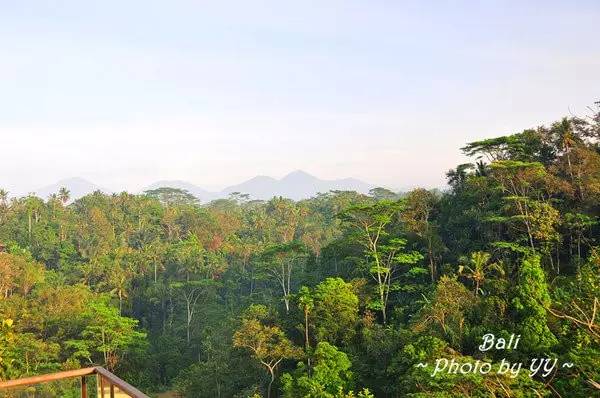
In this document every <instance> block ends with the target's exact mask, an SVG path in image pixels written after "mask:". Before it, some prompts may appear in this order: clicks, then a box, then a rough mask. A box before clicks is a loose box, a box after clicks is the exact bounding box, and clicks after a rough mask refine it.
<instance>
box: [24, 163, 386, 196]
mask: <svg viewBox="0 0 600 398" xmlns="http://www.w3.org/2000/svg"><path fill="white" fill-rule="evenodd" d="M62 187H65V188H67V189H68V190H69V191H70V192H71V199H78V198H80V197H82V196H84V195H87V194H89V193H92V192H94V191H96V190H100V191H102V192H105V193H112V191H111V190H109V189H105V188H102V187H100V186H98V185H96V184H94V183H92V182H90V181H87V180H85V179H83V178H80V177H75V178H68V179H64V180H61V181H59V182H57V183H55V184H52V185H48V186H46V187H43V188H40V189H38V190H36V191H34V193H35V194H36V195H37V196H39V197H41V198H47V197H48V196H49V195H51V194H53V193H56V192H58V190H59V189H60V188H62ZM161 187H170V188H179V189H185V190H187V191H188V192H190V193H191V194H192V195H194V196H196V197H197V198H198V199H200V201H201V202H204V203H206V202H209V201H211V200H214V199H219V198H225V197H227V196H229V194H231V193H233V192H240V193H245V194H249V195H250V198H251V199H264V200H266V199H270V198H272V197H273V196H283V197H287V198H290V199H294V200H300V199H306V198H309V197H311V196H314V195H316V194H317V193H319V192H328V191H332V190H344V191H345V190H347V191H357V192H361V193H368V192H369V190H370V189H372V188H375V187H376V185H373V184H369V183H367V182H364V181H361V180H358V179H355V178H343V179H336V180H323V179H320V178H318V177H315V176H313V175H311V174H308V173H306V172H304V171H301V170H297V171H294V172H292V173H290V174H288V175H286V176H285V177H283V178H281V179H276V178H273V177H268V176H256V177H254V178H251V179H249V180H247V181H244V182H242V183H240V184H236V185H231V186H228V187H226V188H224V189H223V190H221V191H216V192H215V191H209V190H207V189H204V188H202V187H200V186H198V185H195V184H192V183H190V182H187V181H181V180H163V181H157V182H155V183H153V184H151V185H149V186H147V187H146V188H144V189H143V190H142V192H143V191H146V190H149V189H156V188H161ZM140 193H141V192H140Z"/></svg>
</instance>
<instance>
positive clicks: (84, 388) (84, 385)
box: [81, 376, 87, 398]
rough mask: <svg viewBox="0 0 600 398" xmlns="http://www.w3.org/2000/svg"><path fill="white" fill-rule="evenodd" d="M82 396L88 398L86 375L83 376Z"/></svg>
mask: <svg viewBox="0 0 600 398" xmlns="http://www.w3.org/2000/svg"><path fill="white" fill-rule="evenodd" d="M81 398H87V382H86V380H85V376H81Z"/></svg>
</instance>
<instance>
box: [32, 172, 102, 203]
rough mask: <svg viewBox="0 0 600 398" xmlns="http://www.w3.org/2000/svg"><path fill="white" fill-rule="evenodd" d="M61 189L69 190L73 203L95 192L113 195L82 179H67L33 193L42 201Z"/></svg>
mask: <svg viewBox="0 0 600 398" xmlns="http://www.w3.org/2000/svg"><path fill="white" fill-rule="evenodd" d="M61 188H67V189H68V190H69V192H70V197H71V201H73V200H76V199H79V198H81V197H82V196H85V195H87V194H90V193H92V192H94V191H102V192H104V193H111V191H110V190H109V189H106V188H102V187H100V186H98V185H96V184H94V183H92V182H90V181H88V180H86V179H83V178H81V177H73V178H66V179H64V180H60V181H58V182H57V183H55V184H52V185H48V186H45V187H42V188H39V189H37V190H36V191H34V192H33V193H34V194H35V195H36V196H39V197H40V198H42V199H47V198H48V196H50V195H52V194H53V193H58V191H59V190H60V189H61Z"/></svg>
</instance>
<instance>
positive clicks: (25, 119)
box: [0, 0, 600, 192]
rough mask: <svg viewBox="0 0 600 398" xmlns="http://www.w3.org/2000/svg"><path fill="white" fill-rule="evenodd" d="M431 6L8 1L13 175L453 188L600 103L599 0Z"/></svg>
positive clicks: (3, 27) (5, 107) (0, 151)
mask: <svg viewBox="0 0 600 398" xmlns="http://www.w3.org/2000/svg"><path fill="white" fill-rule="evenodd" d="M422 3H425V2H421V1H414V2H403V1H378V0H368V1H366V0H363V1H349V0H344V1H326V0H319V1H314V2H313V1H306V0H304V1H294V2H292V1H282V0H278V1H261V2H253V1H236V2H229V1H218V2H217V1H210V2H209V1H206V2H203V1H174V0H171V1H160V2H158V1H157V2H154V1H149V0H144V1H139V2H138V1H107V0H104V1H82V0H76V1H9V0H0V138H1V141H0V186H2V187H5V188H7V189H9V190H11V191H12V192H27V191H31V190H33V189H35V188H38V187H40V186H43V185H47V184H50V183H54V182H56V181H57V180H59V179H63V178H66V177H72V176H81V177H84V178H87V179H89V180H91V181H93V182H95V183H97V184H99V185H101V186H105V187H107V188H110V189H114V190H121V189H129V190H137V189H139V188H141V187H143V186H145V185H148V184H149V183H151V182H153V181H156V180H159V179H182V180H187V181H190V182H192V183H196V184H199V185H201V186H207V187H214V186H221V187H222V186H224V185H227V184H231V183H237V182H239V181H241V180H243V179H246V178H249V177H252V176H254V175H257V174H262V175H271V176H274V177H280V176H282V175H284V174H287V173H288V172H290V171H292V170H295V169H303V170H306V171H308V172H310V173H312V174H315V175H317V176H319V177H322V178H339V177H350V176H352V177H357V178H361V179H364V180H366V181H369V182H373V183H378V184H382V185H387V186H390V187H405V186H413V185H424V186H440V185H442V184H443V183H444V172H445V171H446V170H447V169H449V168H450V167H453V166H454V165H456V164H457V163H459V162H462V161H463V159H462V157H461V155H460V151H459V148H460V147H461V146H462V145H463V144H464V143H466V142H468V141H469V140H474V139H478V138H481V137H486V136H495V135H500V134H506V133H512V132H517V131H518V130H520V129H524V128H527V127H533V126H536V125H539V124H542V123H546V122H550V121H552V120H555V119H556V118H558V117H560V116H562V115H568V114H569V112H571V113H575V114H579V115H584V114H586V112H587V111H586V106H587V105H591V104H592V103H593V102H594V101H595V100H598V99H600V40H598V38H599V37H600V35H599V33H600V23H599V22H598V21H600V2H598V1H597V0H595V1H562V2H555V1H547V0H546V1H540V2H533V1H527V2H525V1H514V2H510V1H482V2H475V1H468V2H441V1H440V2H429V3H430V5H424V4H422ZM434 3H435V4H434ZM476 3H480V4H476Z"/></svg>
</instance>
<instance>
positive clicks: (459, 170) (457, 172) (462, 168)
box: [446, 163, 473, 187]
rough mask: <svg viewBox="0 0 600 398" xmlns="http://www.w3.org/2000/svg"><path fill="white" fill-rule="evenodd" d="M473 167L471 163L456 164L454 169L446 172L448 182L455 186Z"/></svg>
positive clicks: (462, 180) (460, 182)
mask: <svg viewBox="0 0 600 398" xmlns="http://www.w3.org/2000/svg"><path fill="white" fill-rule="evenodd" d="M472 168H473V164H471V163H463V164H459V165H458V166H456V169H451V170H449V171H448V172H447V173H446V177H447V178H448V184H450V185H451V186H453V187H456V186H458V185H460V184H462V183H463V182H465V180H466V179H467V175H468V171H469V170H471V169H472Z"/></svg>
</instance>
